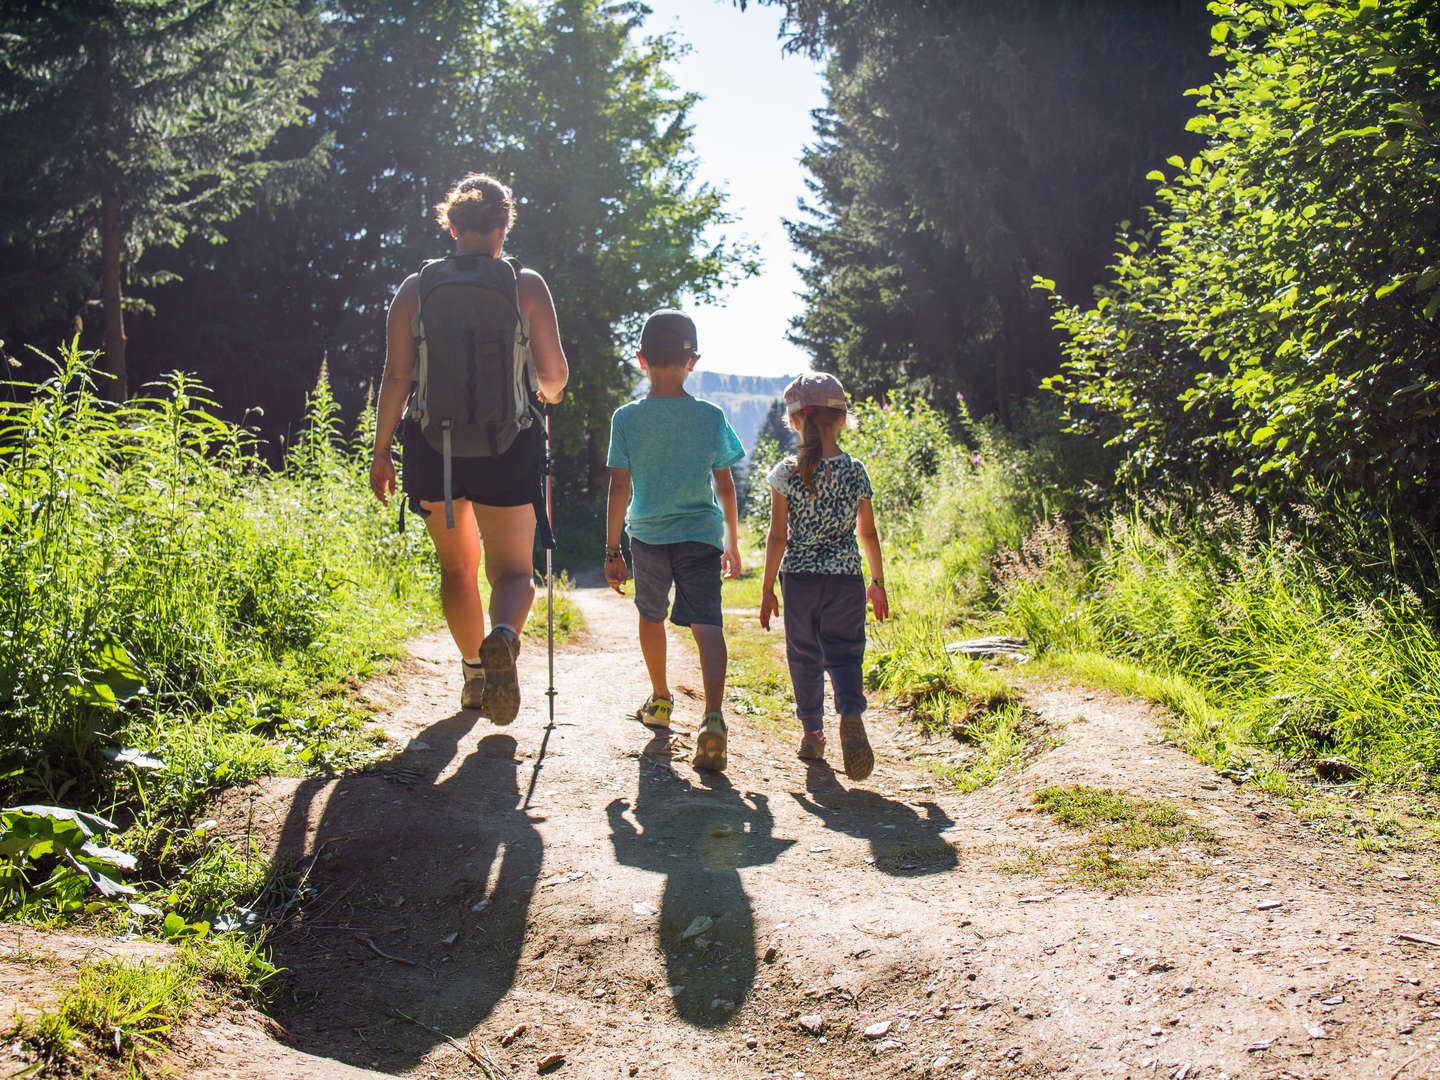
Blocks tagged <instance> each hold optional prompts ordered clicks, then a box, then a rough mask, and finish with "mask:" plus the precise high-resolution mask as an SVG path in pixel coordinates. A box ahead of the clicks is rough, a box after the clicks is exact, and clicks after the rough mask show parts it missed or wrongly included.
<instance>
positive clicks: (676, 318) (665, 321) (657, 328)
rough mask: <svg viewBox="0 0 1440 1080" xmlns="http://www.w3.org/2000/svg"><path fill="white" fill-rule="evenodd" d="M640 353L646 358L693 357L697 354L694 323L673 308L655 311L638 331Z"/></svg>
mask: <svg viewBox="0 0 1440 1080" xmlns="http://www.w3.org/2000/svg"><path fill="white" fill-rule="evenodd" d="M640 351H641V352H642V353H644V354H645V355H646V356H647V357H657V356H667V357H669V356H674V355H676V354H684V355H693V354H695V353H696V352H698V351H699V350H698V348H697V340H696V336H695V323H694V322H693V321H692V320H691V318H690V316H689V315H686V314H685V313H684V312H683V311H676V310H675V309H674V308H665V309H664V310H661V311H657V312H655V314H653V315H651V316H650V317H649V318H648V319H646V320H645V329H644V330H642V331H640Z"/></svg>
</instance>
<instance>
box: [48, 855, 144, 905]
mask: <svg viewBox="0 0 1440 1080" xmlns="http://www.w3.org/2000/svg"><path fill="white" fill-rule="evenodd" d="M65 858H66V860H67V861H68V862H69V863H70V864H71V865H72V866H74V867H75V869H77V870H79V871H80V872H81V873H82V874H84V875H85V876H86V877H87V878H88V879H89V880H90V884H92V885H94V886H95V887H96V888H97V889H99V890H100V891H101V892H102V893H103V894H104V895H105V896H108V897H116V896H134V895H135V886H133V885H126V884H125V883H124V882H123V881H116V880H115V879H114V878H112V877H111V876H110V875H109V874H107V873H106V872H105V871H106V869H107V868H108V867H109V863H108V862H105V861H103V860H101V859H87V858H85V857H83V856H76V855H75V854H74V853H73V852H70V851H67V852H65Z"/></svg>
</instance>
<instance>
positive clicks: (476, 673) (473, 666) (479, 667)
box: [460, 659, 485, 709]
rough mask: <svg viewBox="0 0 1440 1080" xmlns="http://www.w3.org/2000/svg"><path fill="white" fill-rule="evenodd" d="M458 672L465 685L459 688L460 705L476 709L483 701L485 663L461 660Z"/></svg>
mask: <svg viewBox="0 0 1440 1080" xmlns="http://www.w3.org/2000/svg"><path fill="white" fill-rule="evenodd" d="M460 672H461V674H462V675H463V676H464V677H465V685H464V686H463V687H462V688H461V690H460V707H461V708H462V709H478V708H480V706H481V705H482V704H483V703H484V701H485V665H483V664H482V663H480V661H479V660H463V659H462V660H461V661H460Z"/></svg>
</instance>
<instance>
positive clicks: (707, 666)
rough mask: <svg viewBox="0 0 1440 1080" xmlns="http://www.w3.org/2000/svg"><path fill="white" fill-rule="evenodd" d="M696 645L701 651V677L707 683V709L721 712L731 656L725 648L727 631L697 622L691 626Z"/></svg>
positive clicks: (707, 710)
mask: <svg viewBox="0 0 1440 1080" xmlns="http://www.w3.org/2000/svg"><path fill="white" fill-rule="evenodd" d="M690 633H692V634H694V635H695V647H696V648H697V649H698V650H699V652H700V678H701V679H702V680H703V681H704V683H705V711H706V712H707V713H710V712H720V711H721V705H722V704H723V703H724V701H725V665H726V664H727V663H728V662H729V659H730V656H729V653H728V652H727V651H726V649H725V631H724V630H723V629H722V628H721V627H719V626H710V625H707V624H702V623H696V624H695V625H694V626H692V627H690Z"/></svg>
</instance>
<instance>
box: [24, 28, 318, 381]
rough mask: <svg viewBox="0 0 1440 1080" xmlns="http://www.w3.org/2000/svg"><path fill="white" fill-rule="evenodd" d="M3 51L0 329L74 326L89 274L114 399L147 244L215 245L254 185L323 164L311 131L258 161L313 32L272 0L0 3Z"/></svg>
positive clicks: (300, 113) (314, 41) (309, 71)
mask: <svg viewBox="0 0 1440 1080" xmlns="http://www.w3.org/2000/svg"><path fill="white" fill-rule="evenodd" d="M0 41H3V42H4V44H3V47H0V145H3V146H4V147H5V148H6V152H5V153H4V154H3V155H0V193H3V197H4V198H3V205H4V209H3V211H0V265H7V266H14V267H16V268H17V269H18V271H19V272H18V273H12V274H6V275H5V278H6V279H7V280H4V284H6V285H12V284H13V285H15V286H17V291H15V292H12V293H11V294H10V295H9V298H8V299H7V300H6V301H5V304H6V307H7V308H8V309H9V311H8V312H7V316H8V317H7V318H6V319H5V322H6V323H7V324H8V325H15V324H17V323H18V324H21V325H24V324H27V323H28V324H30V325H34V324H36V323H38V322H40V321H42V320H43V319H45V318H46V317H52V318H53V317H54V316H55V315H57V314H62V313H71V314H76V315H77V316H78V314H79V312H78V311H77V310H76V305H77V304H79V303H81V302H82V301H84V300H85V299H93V291H94V286H95V283H96V280H97V275H98V281H99V285H100V290H99V291H100V305H101V307H102V309H103V311H104V326H105V354H106V360H105V368H106V370H107V371H108V372H109V374H110V375H111V376H113V378H114V383H113V385H112V386H110V387H109V388H107V389H108V391H109V392H110V393H111V394H112V395H113V396H115V397H116V398H117V399H121V400H123V399H124V398H125V397H126V396H127V395H128V389H129V388H128V385H127V384H128V380H127V368H126V359H125V319H124V310H125V307H126V306H127V303H129V304H130V305H131V306H135V305H134V301H127V298H126V296H125V292H126V284H127V277H129V275H131V273H132V272H133V270H134V267H135V264H136V262H137V261H138V260H139V258H140V256H141V255H142V254H143V252H144V251H145V250H146V248H148V247H150V246H152V245H164V244H169V245H174V244H178V243H180V242H181V241H182V240H184V239H185V237H186V236H188V235H190V234H192V233H194V234H199V235H201V236H203V237H205V238H207V239H209V240H211V241H219V240H222V239H223V236H222V235H221V234H220V232H219V231H218V226H219V225H220V224H221V223H223V222H225V221H227V220H229V219H231V218H233V217H234V216H235V215H236V214H237V213H238V212H239V211H240V210H241V209H243V208H244V207H245V206H246V205H248V204H249V203H251V202H252V201H253V200H254V199H255V198H256V197H257V195H258V193H259V192H260V191H261V190H262V187H264V186H265V185H267V184H268V185H271V186H272V188H274V187H281V186H284V185H286V184H287V182H288V183H293V182H294V181H296V180H297V179H298V178H299V177H300V175H302V174H304V173H306V172H310V171H312V170H313V169H314V167H315V166H317V165H318V164H320V163H321V162H322V161H323V157H324V153H323V149H322V147H321V143H320V140H319V138H318V137H317V136H314V135H311V136H310V137H309V138H308V140H307V143H308V147H309V148H308V150H307V151H306V152H304V153H302V154H301V155H300V156H298V157H295V158H292V159H290V160H288V161H275V160H266V159H264V158H262V157H261V152H262V151H263V150H264V149H265V148H266V147H267V145H268V144H269V143H270V142H271V139H272V138H273V137H274V135H275V133H276V132H277V131H279V130H280V129H282V128H284V127H286V126H288V125H291V124H296V123H299V122H301V121H302V120H303V119H304V118H305V116H306V110H305V108H304V105H303V100H304V98H305V96H306V95H307V94H308V93H310V92H311V90H312V88H313V86H314V83H315V80H316V78H317V77H318V75H319V73H320V69H321V67H322V65H323V63H324V57H323V54H322V52H321V51H320V42H321V26H320V22H319V20H318V17H317V16H316V15H315V14H314V13H313V12H312V11H302V10H301V7H300V6H297V5H295V4H290V3H285V2H282V0H167V2H166V3H156V2H155V0H79V2H76V0H43V2H39V3H26V4H6V5H4V6H3V7H0ZM27 273H28V274H30V275H34V276H33V277H31V278H30V279H29V280H27ZM138 284H142V285H143V284H144V282H139V283H138Z"/></svg>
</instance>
